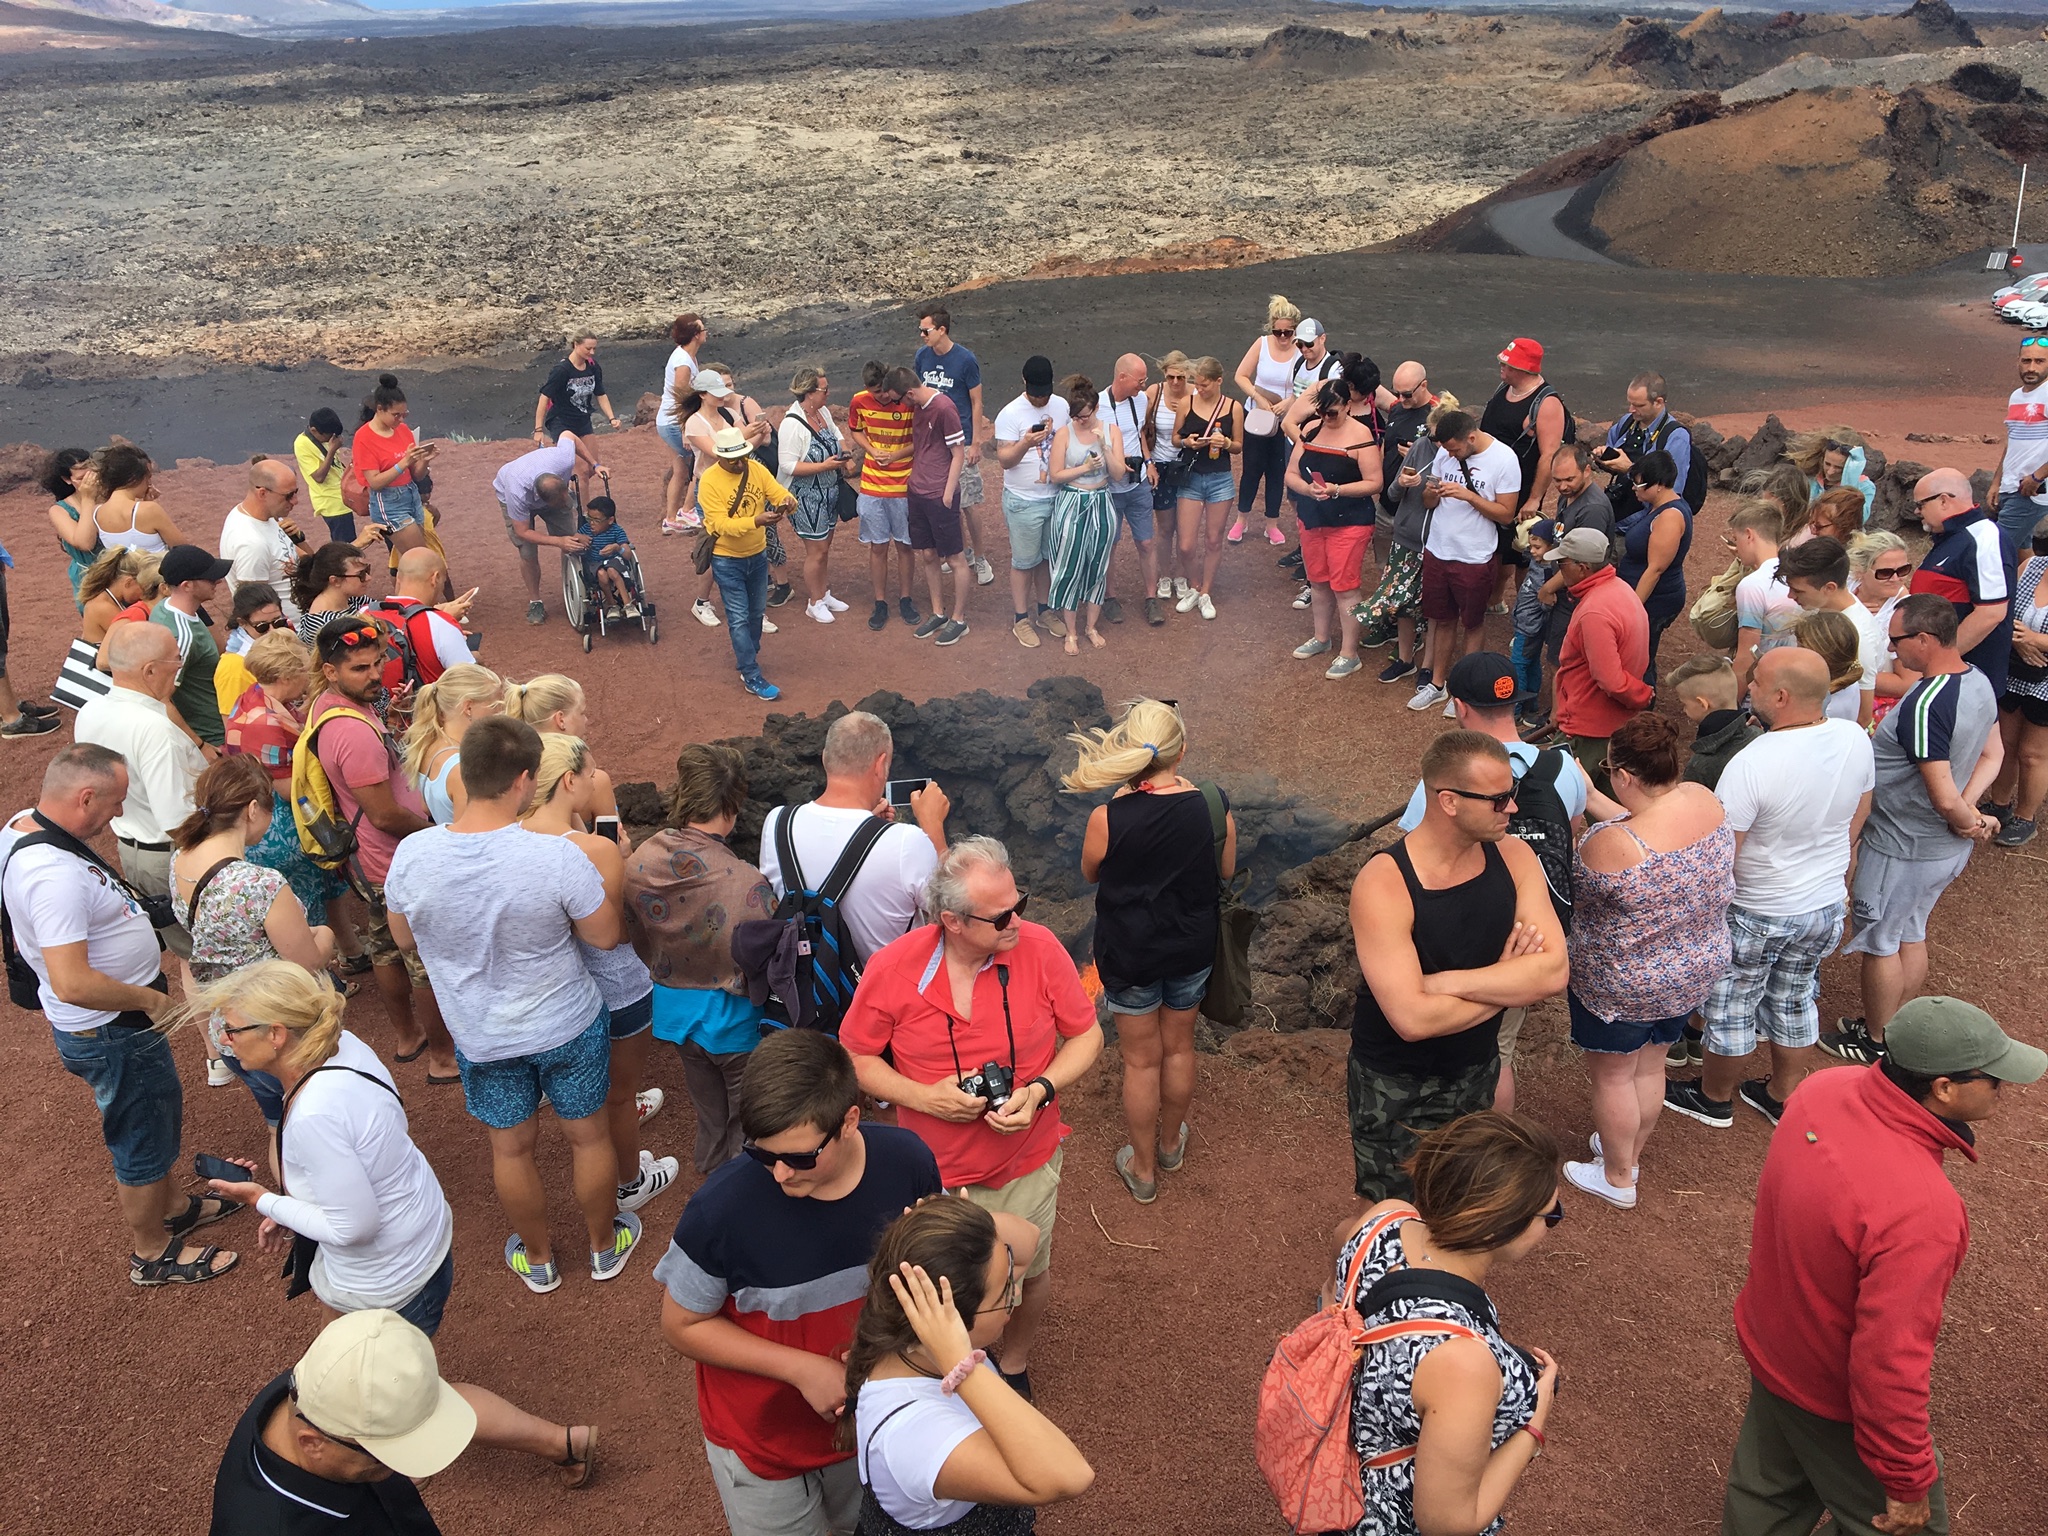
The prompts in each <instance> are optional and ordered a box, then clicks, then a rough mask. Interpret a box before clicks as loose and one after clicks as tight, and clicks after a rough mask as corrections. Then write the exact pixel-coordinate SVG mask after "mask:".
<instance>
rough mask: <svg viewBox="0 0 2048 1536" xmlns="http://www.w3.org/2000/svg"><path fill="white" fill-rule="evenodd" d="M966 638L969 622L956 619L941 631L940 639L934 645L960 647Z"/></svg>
mask: <svg viewBox="0 0 2048 1536" xmlns="http://www.w3.org/2000/svg"><path fill="white" fill-rule="evenodd" d="M966 638H967V621H966V620H965V619H954V620H953V621H952V622H951V623H949V624H948V625H947V626H946V627H945V628H944V629H942V630H940V631H939V633H938V637H937V639H936V640H934V641H933V644H935V645H958V644H959V643H960V642H961V641H962V640H964V639H966Z"/></svg>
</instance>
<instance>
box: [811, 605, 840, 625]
mask: <svg viewBox="0 0 2048 1536" xmlns="http://www.w3.org/2000/svg"><path fill="white" fill-rule="evenodd" d="M804 612H805V613H807V614H809V615H810V616H811V617H812V618H814V619H816V620H817V621H818V622H819V623H820V624H830V623H832V622H833V618H832V610H831V609H830V608H827V607H826V606H825V605H824V604H823V603H805V604H804Z"/></svg>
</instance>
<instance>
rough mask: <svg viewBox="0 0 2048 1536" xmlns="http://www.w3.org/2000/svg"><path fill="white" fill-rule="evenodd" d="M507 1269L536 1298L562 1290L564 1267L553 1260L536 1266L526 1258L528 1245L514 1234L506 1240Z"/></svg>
mask: <svg viewBox="0 0 2048 1536" xmlns="http://www.w3.org/2000/svg"><path fill="white" fill-rule="evenodd" d="M505 1267H506V1268H507V1269H509V1270H511V1271H512V1273H513V1274H515V1275H517V1276H518V1277H519V1278H520V1279H521V1280H523V1281H525V1282H526V1288H527V1289H528V1290H529V1291H532V1292H533V1293H534V1294H535V1295H536V1296H545V1295H547V1293H548V1292H549V1291H558V1290H560V1289H561V1288H562V1267H561V1266H560V1265H559V1264H556V1263H555V1262H554V1261H553V1260H550V1261H549V1262H547V1263H545V1264H536V1263H534V1262H533V1260H532V1259H530V1258H528V1257H527V1256H526V1244H524V1243H522V1242H521V1241H519V1234H518V1233H517V1232H514V1233H513V1234H512V1235H511V1236H510V1237H508V1238H506V1239H505Z"/></svg>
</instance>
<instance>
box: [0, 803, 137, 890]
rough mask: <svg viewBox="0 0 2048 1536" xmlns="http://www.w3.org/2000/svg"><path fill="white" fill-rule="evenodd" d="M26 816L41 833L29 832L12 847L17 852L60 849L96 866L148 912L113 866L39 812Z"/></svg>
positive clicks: (132, 888)
mask: <svg viewBox="0 0 2048 1536" xmlns="http://www.w3.org/2000/svg"><path fill="white" fill-rule="evenodd" d="M28 814H29V818H30V819H31V820H32V821H34V822H35V824H36V825H37V826H39V827H41V828H42V831H40V832H31V833H29V834H28V836H27V837H24V838H22V839H21V841H19V842H18V843H16V844H15V845H14V847H15V849H16V850H17V851H18V850H20V849H22V848H28V847H36V846H41V845H48V846H50V847H53V848H62V849H63V850H64V851H65V852H66V853H68V854H71V855H72V856H73V857H74V858H80V859H83V860H85V862H86V863H88V864H91V865H94V866H96V867H97V868H98V869H99V870H100V871H101V872H102V873H104V874H105V875H106V877H107V878H108V879H109V880H111V881H113V882H114V884H115V885H117V886H119V887H120V888H121V890H122V891H123V892H124V893H125V894H126V895H127V897H128V899H129V900H130V901H132V902H134V903H135V905H136V906H138V907H142V909H143V910H144V911H145V912H146V911H148V908H147V907H144V906H143V900H142V893H141V892H140V891H138V890H136V889H135V887H134V886H132V885H130V884H129V883H128V882H127V881H126V880H125V879H123V878H122V876H121V872H120V871H119V870H117V869H115V868H114V866H113V865H111V864H109V863H108V862H107V861H106V860H105V859H103V858H101V857H100V856H99V855H98V854H97V853H94V852H93V851H92V849H91V847H90V846H89V845H87V844H86V843H84V842H82V841H80V840H79V839H78V838H77V837H74V836H73V835H72V834H71V833H69V832H67V831H65V830H64V829H63V828H62V827H60V826H58V825H57V824H56V823H55V822H54V821H51V820H50V819H49V818H48V817H47V816H45V815H44V814H43V813H42V812H41V811H30V812H29V813H28Z"/></svg>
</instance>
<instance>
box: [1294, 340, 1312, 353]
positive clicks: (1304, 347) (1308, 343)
mask: <svg viewBox="0 0 2048 1536" xmlns="http://www.w3.org/2000/svg"><path fill="white" fill-rule="evenodd" d="M1295 345H1296V346H1297V347H1299V348H1301V350H1302V351H1304V352H1306V351H1307V350H1308V349H1309V348H1310V347H1312V346H1314V345H1315V343H1314V342H1312V341H1297V342H1296V343H1295Z"/></svg>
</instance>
